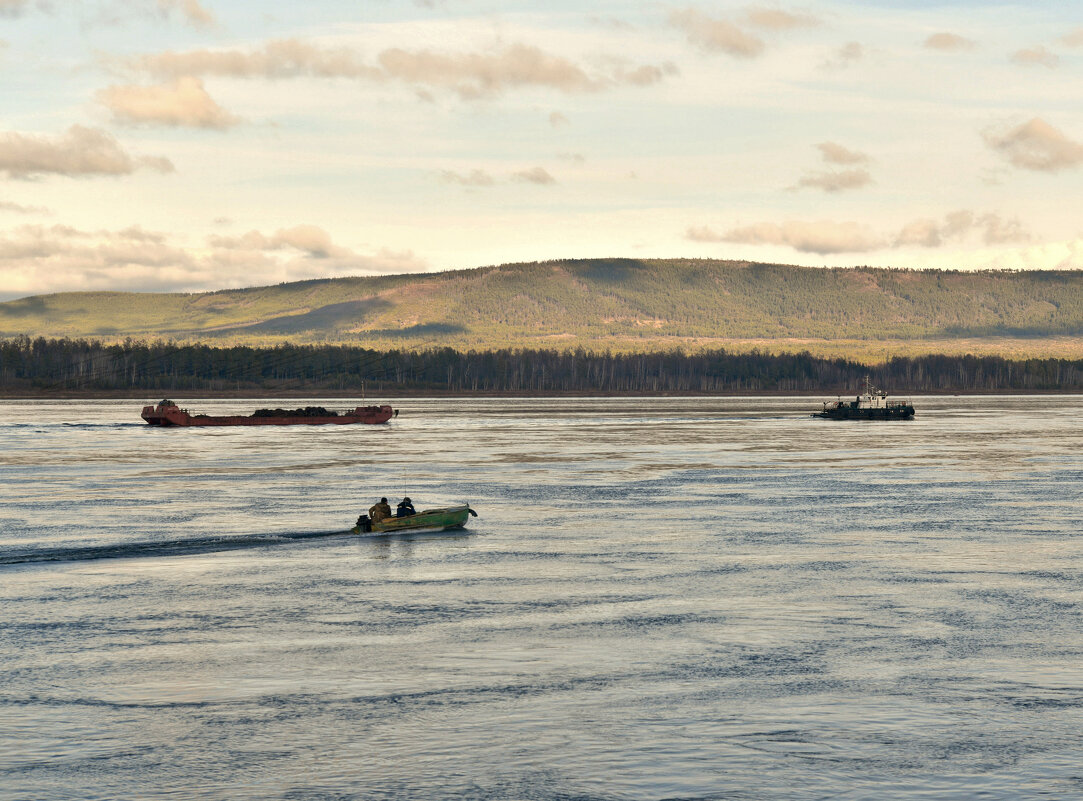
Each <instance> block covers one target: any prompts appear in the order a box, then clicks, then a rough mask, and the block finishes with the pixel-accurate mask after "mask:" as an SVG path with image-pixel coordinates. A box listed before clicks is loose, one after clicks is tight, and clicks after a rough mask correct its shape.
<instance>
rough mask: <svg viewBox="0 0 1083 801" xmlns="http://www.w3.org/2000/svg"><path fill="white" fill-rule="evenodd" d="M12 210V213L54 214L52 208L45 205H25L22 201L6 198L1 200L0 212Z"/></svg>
mask: <svg viewBox="0 0 1083 801" xmlns="http://www.w3.org/2000/svg"><path fill="white" fill-rule="evenodd" d="M4 211H6V212H10V213H12V214H52V213H53V212H52V210H51V209H47V208H45V207H44V206H23V205H22V204H20V203H10V202H8V201H6V200H0V212H4Z"/></svg>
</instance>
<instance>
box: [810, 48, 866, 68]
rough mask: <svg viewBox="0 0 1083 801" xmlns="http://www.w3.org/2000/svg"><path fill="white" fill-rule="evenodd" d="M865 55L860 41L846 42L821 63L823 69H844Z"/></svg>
mask: <svg viewBox="0 0 1083 801" xmlns="http://www.w3.org/2000/svg"><path fill="white" fill-rule="evenodd" d="M864 57H865V48H864V47H863V46H862V45H861V43H860V42H847V43H846V44H844V45H843V46H842V47H840V48H839V49H838V50H836V51H835V52H834V54H833V55H832V56H831V57H830V58H828V59H827V60H826V61H824V62H823V64H821V65H820V66H821V68H823V69H844V68H846V67H848V66H850V65H851V64H853V63H855V62H858V61H860V60H861V59H863V58H864Z"/></svg>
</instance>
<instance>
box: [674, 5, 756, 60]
mask: <svg viewBox="0 0 1083 801" xmlns="http://www.w3.org/2000/svg"><path fill="white" fill-rule="evenodd" d="M669 24H670V25H672V26H674V27H675V28H679V29H680V30H682V31H684V34H685V36H686V37H687V38H688V41H689V42H690V43H691V44H694V45H696V46H697V47H699V48H700V49H702V50H706V51H708V52H721V53H726V54H727V55H730V56H735V57H737V58H755V57H756V56H759V55H761V54H762V53H763V50H764V44H763V42H762V41H761V40H760V39H757V38H756V37H755V36H751V35H750V34H747V33H745V32H744V31H742V30H741V29H740V28H738V27H737V26H736V25H734V24H733V23H732V22H727V21H726V20H721V19H715V18H713V17H709V16H707V15H706V14H704V13H703V12H702V11H699V10H698V9H695V8H692V7H688V8H685V9H683V10H680V11H673V12H670V15H669Z"/></svg>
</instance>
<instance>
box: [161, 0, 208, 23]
mask: <svg viewBox="0 0 1083 801" xmlns="http://www.w3.org/2000/svg"><path fill="white" fill-rule="evenodd" d="M158 10H159V11H161V12H162V13H163V14H171V13H173V12H174V11H179V12H180V14H181V16H183V17H184V19H185V20H186V21H187V22H188V23H190V24H191V25H194V26H195V27H197V28H209V27H211V26H212V25H214V15H213V14H212V13H211V12H210V11H208V10H207V9H205V8H204V7H203V6H202V5H200V4H199V0H158Z"/></svg>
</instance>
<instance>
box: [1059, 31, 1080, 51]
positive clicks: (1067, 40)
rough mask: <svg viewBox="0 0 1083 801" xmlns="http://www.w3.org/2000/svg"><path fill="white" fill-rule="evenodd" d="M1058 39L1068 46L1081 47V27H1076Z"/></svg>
mask: <svg viewBox="0 0 1083 801" xmlns="http://www.w3.org/2000/svg"><path fill="white" fill-rule="evenodd" d="M1060 40H1061V41H1062V42H1063V43H1064V44H1066V45H1068V46H1069V47H1083V28H1076V29H1075V30H1074V31H1072V32H1071V33H1069V34H1067V35H1065V36H1062V37H1061V39H1060Z"/></svg>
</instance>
